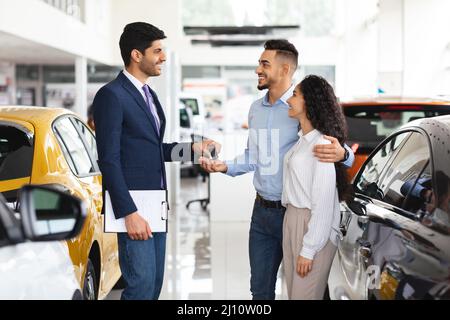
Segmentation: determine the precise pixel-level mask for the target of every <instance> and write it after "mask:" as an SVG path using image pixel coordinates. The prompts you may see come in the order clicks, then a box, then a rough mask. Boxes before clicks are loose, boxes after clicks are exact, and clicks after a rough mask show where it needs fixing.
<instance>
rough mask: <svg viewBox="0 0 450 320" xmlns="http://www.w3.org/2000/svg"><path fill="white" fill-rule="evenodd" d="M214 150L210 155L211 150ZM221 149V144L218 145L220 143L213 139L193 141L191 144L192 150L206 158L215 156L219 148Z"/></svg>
mask: <svg viewBox="0 0 450 320" xmlns="http://www.w3.org/2000/svg"><path fill="white" fill-rule="evenodd" d="M213 149H214V150H215V154H214V155H211V151H212V150H213ZM221 149H222V146H221V145H220V143H217V142H215V141H214V140H209V139H208V140H203V141H199V142H195V143H194V144H193V145H192V150H193V151H194V152H195V153H196V154H198V155H200V156H202V157H207V158H211V157H212V156H217V155H218V154H219V153H220V150H221Z"/></svg>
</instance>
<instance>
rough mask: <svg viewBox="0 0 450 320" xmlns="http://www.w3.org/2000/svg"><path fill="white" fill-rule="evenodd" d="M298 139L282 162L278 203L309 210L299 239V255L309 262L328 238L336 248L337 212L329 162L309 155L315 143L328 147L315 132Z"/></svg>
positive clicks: (333, 175) (311, 153) (331, 168)
mask: <svg viewBox="0 0 450 320" xmlns="http://www.w3.org/2000/svg"><path fill="white" fill-rule="evenodd" d="M298 135H299V137H300V139H299V140H298V142H297V143H296V144H295V145H294V146H293V147H292V148H291V149H290V150H289V151H288V152H287V153H286V156H285V158H284V163H283V193H282V199H281V201H282V204H283V205H284V206H285V207H287V205H288V204H289V205H292V206H294V207H296V208H307V209H310V210H311V219H310V221H309V223H308V231H307V232H306V234H305V235H304V237H303V247H302V248H301V250H300V253H299V254H300V255H301V256H302V257H305V258H307V259H313V258H314V256H315V254H316V253H317V252H319V251H320V250H321V249H322V248H323V247H325V245H326V244H327V241H328V239H330V240H331V241H332V242H333V244H335V245H336V242H337V241H336V239H337V232H336V231H337V230H338V228H339V220H340V212H339V197H338V192H337V187H336V171H335V167H334V164H333V163H324V162H320V161H319V159H317V158H316V157H315V156H314V154H313V148H314V146H315V145H316V144H330V143H331V142H330V141H329V140H326V139H325V138H324V137H323V134H322V133H321V132H319V131H318V130H315V129H314V130H312V131H310V132H308V133H307V134H306V135H303V133H302V131H300V132H299V133H298Z"/></svg>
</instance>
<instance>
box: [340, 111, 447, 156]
mask: <svg viewBox="0 0 450 320" xmlns="http://www.w3.org/2000/svg"><path fill="white" fill-rule="evenodd" d="M344 114H345V117H346V120H347V125H348V141H349V144H350V145H352V144H358V145H359V150H360V151H363V152H364V151H367V152H370V151H371V150H373V149H374V148H375V147H376V146H377V145H378V144H379V143H380V142H381V141H382V140H384V139H385V138H386V137H387V136H388V135H390V134H391V133H392V132H393V131H394V130H396V129H397V128H399V127H400V126H402V125H403V124H405V123H408V122H410V121H413V120H416V119H421V118H428V117H435V116H439V115H444V114H450V107H448V106H416V105H400V106H396V105H384V106H373V105H371V106H348V107H344Z"/></svg>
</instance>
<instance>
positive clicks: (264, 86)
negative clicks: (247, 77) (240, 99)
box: [257, 83, 270, 90]
mask: <svg viewBox="0 0 450 320" xmlns="http://www.w3.org/2000/svg"><path fill="white" fill-rule="evenodd" d="M269 87H270V86H269V84H268V83H266V84H262V85H258V86H257V88H258V90H266V89H269Z"/></svg>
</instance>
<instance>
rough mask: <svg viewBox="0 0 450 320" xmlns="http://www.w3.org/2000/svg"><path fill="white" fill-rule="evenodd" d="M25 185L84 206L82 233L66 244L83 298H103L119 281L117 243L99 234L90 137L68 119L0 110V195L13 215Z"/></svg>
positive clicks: (44, 111)
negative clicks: (45, 187) (47, 188)
mask: <svg viewBox="0 0 450 320" xmlns="http://www.w3.org/2000/svg"><path fill="white" fill-rule="evenodd" d="M30 183H31V184H41V185H52V186H54V187H57V188H59V189H62V190H65V191H66V192H68V193H70V194H72V195H74V196H77V197H79V198H81V199H83V200H84V201H85V202H86V203H87V206H88V215H87V218H86V222H85V225H84V227H83V230H82V231H81V233H80V235H79V236H78V237H77V238H74V239H72V240H68V241H67V242H66V243H67V246H68V248H69V252H70V256H71V259H72V261H73V264H74V266H75V272H76V276H77V279H78V280H79V282H80V285H81V287H82V288H83V295H84V298H85V299H102V298H104V297H105V296H106V295H107V294H108V293H109V292H110V291H111V289H112V288H113V287H114V285H115V284H116V282H117V281H118V280H119V278H120V276H121V273H120V268H119V258H118V251H117V238H116V235H115V234H106V233H103V215H102V214H101V209H102V180H101V174H100V170H99V168H98V165H97V149H96V144H95V137H94V135H93V134H92V132H91V131H90V129H88V127H87V126H86V125H85V124H84V122H83V121H82V120H81V119H80V118H79V117H78V116H77V115H75V114H74V113H72V112H70V111H68V110H66V109H54V108H38V107H2V108H0V192H1V193H2V194H3V195H4V196H5V198H6V199H7V202H8V204H9V205H10V206H11V207H13V208H14V207H15V208H16V209H17V208H18V205H19V204H18V203H17V199H18V195H17V193H18V190H19V189H20V188H21V187H22V186H23V185H25V184H30Z"/></svg>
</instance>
